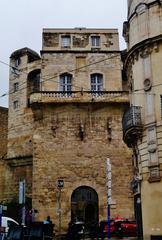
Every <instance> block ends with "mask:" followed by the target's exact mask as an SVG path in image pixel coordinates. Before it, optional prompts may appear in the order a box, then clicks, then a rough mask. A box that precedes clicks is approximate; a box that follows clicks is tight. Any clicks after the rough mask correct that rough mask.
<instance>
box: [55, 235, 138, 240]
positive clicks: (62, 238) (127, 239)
mask: <svg viewBox="0 0 162 240" xmlns="http://www.w3.org/2000/svg"><path fill="white" fill-rule="evenodd" d="M55 239H56V240H66V237H65V236H56V237H55ZM70 240H73V239H70ZM77 240H92V238H86V237H84V238H81V239H77ZM93 240H101V238H98V239H97V238H94V239H93ZM104 240H107V238H104ZM111 240H137V238H136V237H123V238H116V237H111Z"/></svg>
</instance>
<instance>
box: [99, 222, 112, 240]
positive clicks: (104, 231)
mask: <svg viewBox="0 0 162 240" xmlns="http://www.w3.org/2000/svg"><path fill="white" fill-rule="evenodd" d="M114 233H115V224H114V220H113V219H111V220H110V234H111V235H114ZM107 235H108V221H107V220H103V221H101V222H100V224H99V236H100V237H101V239H102V238H104V237H106V236H107Z"/></svg>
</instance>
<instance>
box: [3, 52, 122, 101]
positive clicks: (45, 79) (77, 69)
mask: <svg viewBox="0 0 162 240" xmlns="http://www.w3.org/2000/svg"><path fill="white" fill-rule="evenodd" d="M116 57H119V53H118V54H116V55H113V56H109V57H107V58H104V59H101V60H99V61H95V62H92V63H89V64H86V65H84V66H82V67H79V68H74V69H71V70H69V71H67V72H68V73H72V72H75V71H80V70H81V69H84V68H87V67H89V66H92V65H95V64H98V63H101V62H104V61H107V60H109V59H112V58H116ZM0 63H2V64H5V65H7V66H9V67H10V68H11V69H12V68H13V69H15V70H17V71H18V72H19V73H20V74H21V73H25V74H26V75H28V74H29V73H30V72H25V71H22V70H20V69H19V68H17V67H15V66H12V65H10V64H7V63H5V62H3V61H1V60H0ZM119 70H120V69H119ZM60 74H62V72H61V73H57V74H55V75H54V76H52V77H50V78H41V83H43V82H46V81H52V82H56V83H59V81H55V80H54V79H55V78H58V76H60ZM24 84H26V82H24V83H22V84H20V85H19V87H21V86H22V85H24ZM72 86H73V87H76V88H79V89H81V86H78V85H75V84H73V85H72ZM26 88H27V87H26V86H25V87H24V88H21V89H19V90H17V91H16V92H18V91H22V90H24V89H26ZM84 89H85V88H84ZM89 90H90V89H87V91H89ZM13 93H15V91H13V92H7V93H4V94H2V95H1V96H0V98H1V97H4V96H7V95H10V94H13Z"/></svg>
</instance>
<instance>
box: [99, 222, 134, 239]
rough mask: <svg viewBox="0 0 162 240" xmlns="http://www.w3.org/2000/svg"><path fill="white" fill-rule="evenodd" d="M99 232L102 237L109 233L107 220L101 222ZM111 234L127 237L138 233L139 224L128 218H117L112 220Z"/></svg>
mask: <svg viewBox="0 0 162 240" xmlns="http://www.w3.org/2000/svg"><path fill="white" fill-rule="evenodd" d="M99 233H100V237H101V239H102V238H104V237H106V236H107V234H108V223H107V220H105V221H101V222H100V228H99ZM110 234H111V235H113V236H119V237H125V236H136V235H137V224H136V222H135V221H132V220H128V219H126V218H115V219H111V221H110Z"/></svg>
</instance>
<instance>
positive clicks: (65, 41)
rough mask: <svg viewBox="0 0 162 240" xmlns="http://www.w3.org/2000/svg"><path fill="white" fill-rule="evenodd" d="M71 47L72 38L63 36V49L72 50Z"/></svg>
mask: <svg viewBox="0 0 162 240" xmlns="http://www.w3.org/2000/svg"><path fill="white" fill-rule="evenodd" d="M70 46H71V38H70V36H62V37H61V47H63V48H70Z"/></svg>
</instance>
